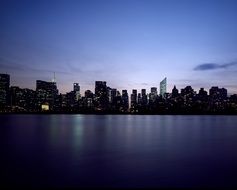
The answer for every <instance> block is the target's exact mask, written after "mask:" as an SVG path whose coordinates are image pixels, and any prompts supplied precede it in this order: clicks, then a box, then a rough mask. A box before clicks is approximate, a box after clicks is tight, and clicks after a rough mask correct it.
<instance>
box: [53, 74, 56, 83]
mask: <svg viewBox="0 0 237 190" xmlns="http://www.w3.org/2000/svg"><path fill="white" fill-rule="evenodd" d="M52 82H56V77H55V72H53V79H52Z"/></svg>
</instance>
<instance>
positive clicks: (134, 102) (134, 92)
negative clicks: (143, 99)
mask: <svg viewBox="0 0 237 190" xmlns="http://www.w3.org/2000/svg"><path fill="white" fill-rule="evenodd" d="M136 108H137V90H135V89H133V90H132V94H131V111H135V110H136Z"/></svg>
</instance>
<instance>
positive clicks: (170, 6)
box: [0, 0, 237, 93]
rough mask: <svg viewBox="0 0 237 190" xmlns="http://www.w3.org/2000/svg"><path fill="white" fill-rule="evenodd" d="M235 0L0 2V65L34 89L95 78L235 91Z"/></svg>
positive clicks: (122, 84)
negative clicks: (45, 84)
mask: <svg viewBox="0 0 237 190" xmlns="http://www.w3.org/2000/svg"><path fill="white" fill-rule="evenodd" d="M236 10H237V1H236V0H232V1H231V0H212V1H210V0H163V1H162V0H154V1H153V0H144V1H142V0H126V1H125V0H107V1H104V0H94V1H91V0H85V1H79V0H76V1H72V0H65V1H60V0H51V1H50V0H47V1H43V0H40V1H37V0H34V1H32V0H31V1H22V0H17V1H12V0H6V1H4V0H1V4H0V72H1V73H6V72H7V73H9V74H10V75H11V84H12V85H18V86H20V87H24V88H25V87H27V88H32V89H35V83H36V82H35V81H36V80H37V79H41V80H51V79H52V78H53V72H56V79H57V84H58V88H59V91H60V92H62V93H65V92H67V91H70V90H72V83H73V82H78V83H80V86H81V89H82V92H84V91H85V90H86V89H90V90H92V91H94V82H95V80H105V81H107V84H108V85H109V86H110V87H113V88H117V89H119V90H122V89H128V91H129V93H130V92H131V90H132V89H134V88H135V89H138V90H140V89H141V88H146V89H147V91H148V92H150V87H152V86H156V87H158V89H159V82H160V81H161V80H162V79H163V78H164V77H167V78H168V91H171V88H172V87H173V85H176V86H177V87H178V88H179V89H180V88H183V87H185V86H187V85H192V86H193V87H194V88H195V89H196V90H198V89H199V88H200V87H205V88H210V87H211V86H213V85H218V86H220V87H226V88H227V89H228V90H229V92H231V93H237V83H236V81H237V21H236V20H237V11H236Z"/></svg>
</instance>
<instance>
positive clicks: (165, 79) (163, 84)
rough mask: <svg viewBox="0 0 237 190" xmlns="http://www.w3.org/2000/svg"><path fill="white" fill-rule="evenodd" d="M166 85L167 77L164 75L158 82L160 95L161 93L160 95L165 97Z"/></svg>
mask: <svg viewBox="0 0 237 190" xmlns="http://www.w3.org/2000/svg"><path fill="white" fill-rule="evenodd" d="M166 86H167V78H166V77H165V78H164V79H163V80H162V81H161V82H160V95H161V96H162V97H165V93H166Z"/></svg>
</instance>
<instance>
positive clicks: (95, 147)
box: [0, 115, 237, 187]
mask: <svg viewBox="0 0 237 190" xmlns="http://www.w3.org/2000/svg"><path fill="white" fill-rule="evenodd" d="M0 142H1V156H0V157H1V170H0V172H1V176H3V177H2V178H1V179H0V180H1V182H0V185H1V186H15V185H18V186H30V187H40V186H50V187H57V186H60V187H75V186H76V187H78V186H84V187H93V186H95V187H237V116H130V115H10V116H7V115H1V116H0Z"/></svg>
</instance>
